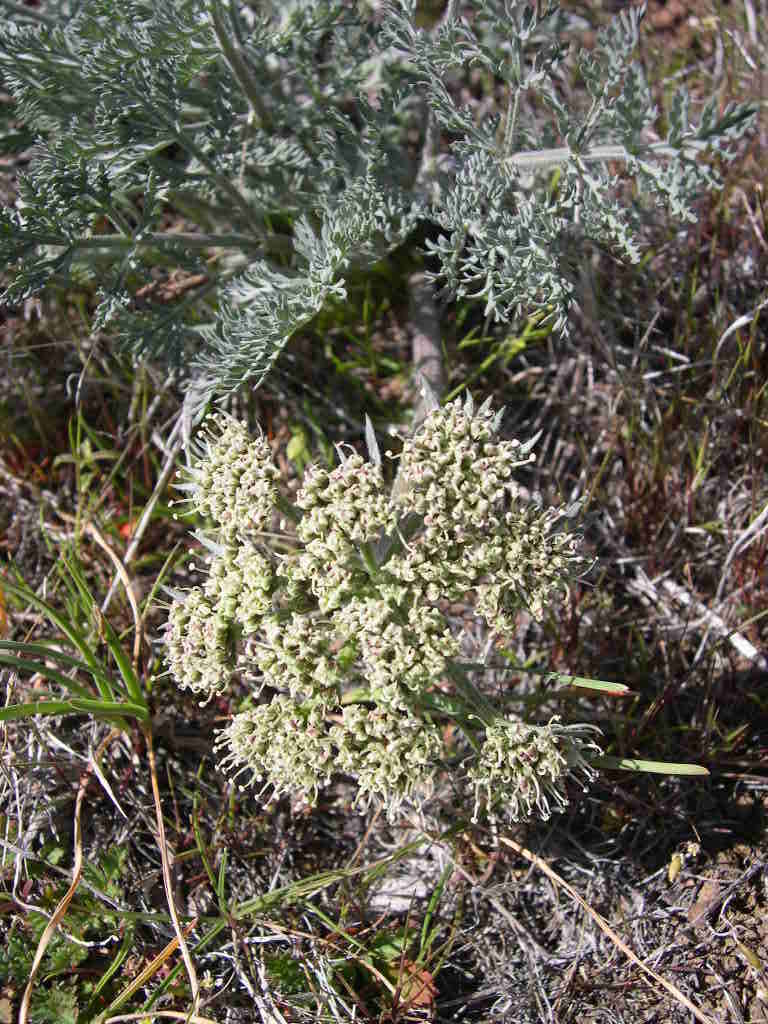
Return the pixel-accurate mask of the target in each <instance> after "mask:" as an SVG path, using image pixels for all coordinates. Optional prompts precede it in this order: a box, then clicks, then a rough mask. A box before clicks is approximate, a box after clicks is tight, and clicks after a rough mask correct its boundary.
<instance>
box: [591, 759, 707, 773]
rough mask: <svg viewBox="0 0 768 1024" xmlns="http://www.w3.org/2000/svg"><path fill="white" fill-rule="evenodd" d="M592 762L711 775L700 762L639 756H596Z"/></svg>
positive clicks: (639, 769)
mask: <svg viewBox="0 0 768 1024" xmlns="http://www.w3.org/2000/svg"><path fill="white" fill-rule="evenodd" d="M592 764H595V765H598V766H599V767H600V768H618V769H620V770H621V771H626V772H655V773H656V774H658V775H709V770H708V769H707V768H705V767H704V766H703V765H700V764H675V763H674V762H673V761H645V760H644V759H642V758H637V757H608V755H605V756H603V757H596V758H595V759H594V761H593V762H592Z"/></svg>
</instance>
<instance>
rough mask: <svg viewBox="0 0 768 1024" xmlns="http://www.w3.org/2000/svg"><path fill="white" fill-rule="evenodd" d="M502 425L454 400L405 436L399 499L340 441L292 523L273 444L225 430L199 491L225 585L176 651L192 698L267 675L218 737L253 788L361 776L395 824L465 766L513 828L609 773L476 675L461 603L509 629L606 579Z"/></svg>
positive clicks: (200, 462) (274, 789)
mask: <svg viewBox="0 0 768 1024" xmlns="http://www.w3.org/2000/svg"><path fill="white" fill-rule="evenodd" d="M500 424H501V413H494V412H493V410H492V409H491V408H490V403H488V402H486V403H484V404H483V405H482V406H481V407H480V408H479V409H477V410H475V408H474V405H473V402H472V400H471V399H470V398H468V399H467V400H466V401H465V402H464V403H462V402H460V401H458V400H456V401H453V402H450V403H448V404H447V405H445V406H444V407H442V408H435V409H433V410H432V411H431V412H430V413H429V415H428V416H427V417H426V419H425V420H424V422H423V423H422V425H421V427H420V428H419V430H418V431H417V433H416V434H415V436H414V437H412V438H410V439H408V440H406V441H405V442H404V445H403V450H402V454H401V456H400V480H399V484H398V487H397V488H391V487H390V486H389V485H388V484H387V483H386V481H385V478H384V474H383V472H382V468H381V460H380V456H378V452H376V453H375V454H376V457H375V458H374V459H373V460H372V461H370V462H368V461H366V460H364V459H363V458H362V457H361V456H360V455H358V454H357V453H354V452H350V451H348V450H346V449H339V463H338V465H337V466H336V467H335V468H333V469H331V470H327V469H323V468H321V467H319V466H313V467H310V468H309V469H308V470H307V472H306V473H305V475H304V479H303V483H302V486H301V487H300V489H299V491H298V492H297V494H296V497H295V500H294V503H293V506H292V508H290V509H288V510H287V511H288V512H289V513H290V514H289V515H285V514H284V513H285V512H286V502H287V498H286V497H285V495H284V494H281V492H280V489H279V483H280V475H279V472H278V470H277V468H276V466H275V464H274V462H273V460H272V456H271V450H270V448H269V445H268V443H267V441H266V440H265V439H264V438H263V437H257V438H251V437H250V436H249V434H248V432H247V430H246V428H245V427H244V426H243V425H242V424H240V423H238V422H237V421H236V420H233V419H231V418H229V417H227V416H224V415H221V414H219V415H217V416H215V417H214V418H213V420H212V422H211V423H210V424H209V425H208V427H207V428H206V429H205V432H204V434H203V441H202V443H201V444H199V445H198V447H197V450H196V453H195V458H194V459H193V462H192V464H191V466H190V467H189V469H188V471H187V480H186V482H185V483H183V484H182V485H181V486H182V487H183V488H184V489H185V490H187V491H188V492H189V498H188V500H189V502H190V506H191V509H192V510H194V511H196V512H197V513H198V514H200V515H202V516H203V517H205V518H206V519H207V520H208V522H209V524H210V529H209V530H208V531H207V532H204V533H199V534H197V536H198V538H199V539H200V540H201V541H202V542H203V543H204V544H205V546H206V547H207V548H208V550H209V552H210V554H209V560H208V573H207V580H206V582H205V584H204V586H202V587H195V588H193V589H192V590H191V591H190V592H189V593H188V594H187V595H186V598H185V599H183V600H178V601H177V602H176V603H175V604H174V606H173V607H172V609H171V612H170V616H169V620H168V628H167V634H166V644H167V653H168V663H169V666H170V669H171V672H172V674H173V676H174V678H175V679H176V681H177V683H178V684H179V686H182V687H185V688H187V689H190V690H192V691H193V692H194V693H196V694H199V695H200V696H201V697H203V698H204V699H210V698H211V697H213V696H215V695H217V694H219V693H221V692H222V691H223V690H224V689H225V688H226V687H227V686H228V685H229V684H230V682H231V680H232V678H233V676H235V675H236V673H238V672H242V673H243V676H244V678H247V679H249V680H255V681H256V682H257V684H258V688H257V691H256V692H255V693H254V700H253V702H249V703H250V704H251V706H249V707H248V708H247V709H246V710H242V711H239V712H237V713H235V714H234V715H233V717H232V720H231V722H230V723H229V725H228V726H227V727H226V728H225V729H224V730H223V732H222V733H221V734H220V736H219V738H218V740H217V744H216V748H217V750H218V751H220V752H222V760H221V764H222V766H223V767H225V768H226V769H227V770H230V771H232V772H233V773H234V775H235V776H236V777H237V778H239V779H242V780H244V781H245V782H246V783H247V784H259V785H260V786H261V788H262V790H264V791H266V792H271V794H272V795H274V796H280V795H283V794H287V793H291V794H294V795H300V796H302V797H303V798H305V799H307V800H309V801H310V802H312V801H314V800H315V799H316V798H317V794H318V792H319V790H320V788H321V787H322V786H323V785H325V784H327V783H328V781H329V780H330V779H331V777H332V775H333V773H335V772H342V773H346V774H348V775H351V776H352V777H353V778H354V779H355V781H356V783H357V787H358V802H359V803H361V804H362V805H367V804H368V803H370V801H372V800H377V801H381V802H382V803H383V804H384V805H385V806H386V808H387V810H388V812H389V813H390V815H394V814H395V813H396V812H397V810H398V808H399V807H400V806H401V804H402V803H403V802H404V801H407V802H411V803H414V802H415V803H419V802H420V801H422V800H424V799H426V798H427V797H428V796H429V795H430V794H431V793H432V791H433V789H434V786H435V782H436V780H437V778H438V777H439V776H440V774H441V773H442V772H445V771H448V770H452V771H454V772H455V771H457V770H458V771H459V772H460V775H461V778H462V779H463V780H464V782H465V783H466V784H467V785H468V786H471V787H472V788H473V790H474V795H475V815H476V816H477V815H478V814H480V813H482V812H487V813H488V814H489V815H490V816H491V817H494V818H495V817H502V816H507V817H509V818H511V819H518V818H526V817H529V816H531V815H534V814H535V815H538V816H540V817H542V818H547V817H549V815H550V813H551V812H552V811H553V810H554V811H556V810H562V809H563V807H565V805H566V804H567V795H566V786H565V782H566V779H567V778H568V777H569V776H575V775H580V776H581V780H582V782H585V781H590V780H591V779H592V778H593V776H594V774H595V769H594V767H593V761H594V759H595V758H596V757H597V756H599V755H600V753H601V752H600V749H599V747H598V746H597V744H596V742H595V738H594V737H595V732H596V730H595V729H594V728H593V727H588V726H565V725H560V724H559V722H558V721H557V720H556V719H552V720H551V721H549V722H548V723H530V722H525V721H521V720H518V719H515V718H510V717H509V715H508V714H507V713H505V712H502V710H501V709H499V708H496V707H495V706H493V704H492V703H491V702H490V701H489V699H488V697H487V696H486V695H484V694H482V693H481V692H480V691H479V690H477V689H476V688H475V686H474V685H473V683H472V679H471V674H468V673H467V672H466V671H465V670H464V668H462V667H461V666H460V664H459V660H458V659H459V656H460V651H461V637H460V636H459V635H457V632H456V627H455V620H454V619H452V618H450V617H449V616H448V615H447V612H446V609H447V607H448V604H449V603H455V602H457V601H459V602H461V603H462V605H463V607H465V608H466V610H467V613H468V614H469V615H472V614H474V616H475V617H476V618H477V619H480V620H483V621H484V623H485V625H486V628H487V629H488V630H489V631H490V632H491V633H499V634H502V635H504V634H509V633H510V632H511V631H512V630H513V629H514V628H515V622H516V616H517V614H518V613H519V612H520V611H521V610H527V611H528V612H529V613H530V614H531V615H533V616H535V617H541V616H542V615H543V613H544V611H545V609H546V608H547V607H548V605H549V604H550V603H551V601H552V599H553V598H554V597H555V596H556V594H557V593H558V592H562V591H564V590H565V589H566V588H567V586H568V583H569V581H570V580H572V579H574V578H576V577H578V576H580V575H582V574H583V573H584V572H585V571H586V570H587V569H588V568H589V564H588V562H587V560H586V559H585V558H584V557H583V555H582V554H581V553H580V548H579V544H580V538H579V537H578V535H577V534H574V533H569V532H567V531H566V530H563V529H562V525H563V522H564V521H565V520H567V519H568V518H569V517H570V516H572V515H573V514H574V512H575V511H576V509H577V507H578V506H571V507H570V508H568V507H558V508H543V507H540V506H537V505H535V504H527V503H523V502H522V501H521V498H520V494H519V491H518V487H517V485H516V483H515V480H514V473H515V471H516V470H517V469H519V468H520V467H521V466H524V465H525V464H527V463H529V462H530V461H532V460H533V459H534V455H533V453H532V450H531V449H532V444H531V443H528V444H521V443H520V442H519V441H511V440H505V439H503V438H502V437H501V436H500V433H499V430H500ZM275 522H278V523H279V524H280V530H281V531H282V536H280V537H279V544H278V545H276V544H275V540H276V535H275V532H274V523H275ZM289 522H291V523H293V524H295V525H293V526H291V527H290V528H289V526H288V525H287V524H288V523H289ZM446 726H453V728H446ZM457 737H459V739H457ZM461 737H463V739H461ZM462 744H463V746H462ZM465 754H466V756H465ZM459 763H460V768H458V769H457V768H456V765H457V764H459Z"/></svg>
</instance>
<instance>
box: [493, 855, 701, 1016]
mask: <svg viewBox="0 0 768 1024" xmlns="http://www.w3.org/2000/svg"><path fill="white" fill-rule="evenodd" d="M499 841H500V842H502V843H504V845H505V846H508V847H510V849H512V850H514V851H515V853H518V854H520V856H521V857H525V859H526V860H528V861H530V863H531V864H533V866H534V867H537V868H538V869H539V871H541V872H542V873H543V874H545V875H546V876H547V878H549V879H551V881H553V882H554V883H555V885H561V886H562V887H563V889H565V891H566V892H567V893H568V895H569V896H570V897H571V899H573V900H575V901H576V902H577V903H578V904H579V906H580V907H582V908H583V909H584V910H585V911H586V912H587V913H588V914H589V916H590V917H591V918H592V920H593V921H594V922H595V924H596V925H597V926H598V928H599V929H600V930H601V931H602V932H603V933H604V934H605V935H607V936H608V938H609V939H610V940H611V942H612V943H613V944H614V945H615V946H616V948H617V949H620V950H621V951H622V953H623V954H624V955H625V956H626V957H627V959H628V960H630V961H631V962H632V963H633V964H634V965H635V966H636V967H638V968H639V969H640V970H641V971H642V972H643V974H645V975H647V976H648V977H650V978H653V980H654V981H657V982H658V983H659V984H660V985H661V986H662V987H663V988H665V989H666V990H667V992H669V994H670V995H671V996H672V997H673V998H674V999H676V1000H677V1001H678V1002H679V1003H680V1004H681V1005H682V1006H684V1007H685V1008H686V1009H687V1010H690V1012H691V1013H692V1014H693V1016H694V1017H695V1018H696V1020H698V1021H701V1024H714V1022H713V1020H712V1018H711V1017H708V1016H707V1015H706V1014H705V1013H702V1012H701V1010H700V1009H699V1008H698V1007H697V1006H696V1005H695V1004H694V1003H692V1002H691V1000H690V999H689V998H688V996H687V995H685V993H684V992H681V991H680V989H679V988H678V987H677V985H673V984H672V982H671V981H667V979H666V978H663V977H662V976H661V975H660V974H657V973H656V971H654V970H651V968H650V967H647V966H646V965H645V964H644V963H643V962H642V960H641V959H640V958H639V957H638V956H636V954H635V953H633V952H632V950H631V949H630V948H629V946H628V945H627V944H626V942H625V941H624V940H623V939H622V938H621V936H620V935H617V934H616V932H615V931H614V930H613V928H611V926H610V925H609V924H608V922H607V921H606V920H605V918H604V917H603V916H602V915H601V914H598V912H597V911H596V910H594V909H593V908H592V907H590V905H589V904H588V903H587V901H586V900H585V899H584V898H583V897H582V896H580V895H579V894H578V892H576V890H575V889H574V888H573V886H572V885H570V884H569V883H568V882H566V880H565V879H564V878H562V877H561V876H560V875H558V873H557V872H556V871H555V870H554V868H551V867H550V866H549V864H547V862H546V861H545V860H542V858H541V857H539V856H538V855H537V854H535V853H534V852H533V851H532V850H529V849H527V848H526V847H525V846H520V844H519V843H516V842H515V841H514V839H508V838H507V837H506V836H500V837H499Z"/></svg>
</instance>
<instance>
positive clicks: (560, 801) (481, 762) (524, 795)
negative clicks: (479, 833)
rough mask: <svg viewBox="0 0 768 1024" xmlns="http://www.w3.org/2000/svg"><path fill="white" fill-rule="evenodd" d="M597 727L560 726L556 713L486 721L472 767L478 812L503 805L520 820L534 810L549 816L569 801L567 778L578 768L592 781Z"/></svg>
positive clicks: (491, 811) (492, 810) (493, 811)
mask: <svg viewBox="0 0 768 1024" xmlns="http://www.w3.org/2000/svg"><path fill="white" fill-rule="evenodd" d="M598 731H599V730H598V729H596V727H595V726H589V725H577V726H561V725H559V724H558V721H557V719H556V718H553V719H552V721H550V722H549V723H548V724H547V725H527V724H526V723H525V722H514V721H510V720H509V719H506V718H496V719H494V720H493V721H491V722H489V723H486V726H485V741H484V742H483V745H482V747H481V749H480V756H479V757H478V758H477V759H476V760H475V761H474V762H473V763H472V765H471V766H470V768H469V777H470V779H471V780H472V782H473V783H474V785H475V817H477V814H478V810H479V808H480V806H481V805H482V806H484V807H485V809H486V810H487V811H488V812H489V814H490V816H491V817H492V818H493V817H494V816H495V815H496V813H497V811H498V810H499V809H502V810H503V813H504V815H505V817H508V818H511V819H512V820H513V821H517V820H518V819H519V818H528V817H530V815H531V814H532V813H533V811H534V810H535V811H536V812H537V813H538V815H539V817H540V818H542V819H543V820H545V821H546V820H547V819H548V818H549V817H550V816H551V814H552V811H553V810H555V811H557V810H562V809H563V808H564V807H566V806H567V804H568V797H567V795H566V792H565V787H564V784H563V783H564V780H565V778H566V776H567V775H568V774H569V773H576V772H580V773H581V774H582V775H583V776H584V778H585V780H586V781H591V780H592V779H593V778H594V777H595V775H596V772H595V771H594V769H593V768H592V767H590V764H589V761H588V760H587V759H586V758H585V754H584V753H583V751H584V752H586V753H588V752H589V751H592V752H593V753H595V754H600V748H599V747H598V746H597V744H596V743H595V742H594V740H593V739H591V738H590V737H591V735H594V733H596V732H598Z"/></svg>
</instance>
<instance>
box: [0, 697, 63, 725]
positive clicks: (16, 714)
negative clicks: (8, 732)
mask: <svg viewBox="0 0 768 1024" xmlns="http://www.w3.org/2000/svg"><path fill="white" fill-rule="evenodd" d="M71 714H72V705H71V703H70V702H69V701H68V700H33V701H29V702H28V703H27V704H9V705H8V707H7V708H0V722H11V721H13V720H14V719H18V718H32V716H33V715H71Z"/></svg>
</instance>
